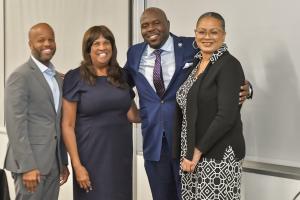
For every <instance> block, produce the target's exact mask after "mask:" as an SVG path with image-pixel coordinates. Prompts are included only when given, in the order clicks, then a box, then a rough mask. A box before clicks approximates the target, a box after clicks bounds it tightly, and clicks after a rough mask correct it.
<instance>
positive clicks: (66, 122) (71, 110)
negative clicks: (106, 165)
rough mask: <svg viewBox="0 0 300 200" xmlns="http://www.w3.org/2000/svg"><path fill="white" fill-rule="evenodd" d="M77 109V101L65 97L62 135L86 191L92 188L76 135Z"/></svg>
mask: <svg viewBox="0 0 300 200" xmlns="http://www.w3.org/2000/svg"><path fill="white" fill-rule="evenodd" d="M76 110H77V102H70V101H68V100H66V99H63V116H62V135H63V139H64V143H65V146H66V148H67V151H68V152H69V155H70V158H71V163H72V166H73V168H74V171H75V175H76V180H77V183H78V184H79V186H80V188H82V189H84V190H85V191H86V192H89V190H92V185H91V181H90V178H89V173H88V171H87V170H86V168H85V167H84V166H83V165H82V164H81V162H80V158H79V154H78V149H77V143H76V137H75V120H76Z"/></svg>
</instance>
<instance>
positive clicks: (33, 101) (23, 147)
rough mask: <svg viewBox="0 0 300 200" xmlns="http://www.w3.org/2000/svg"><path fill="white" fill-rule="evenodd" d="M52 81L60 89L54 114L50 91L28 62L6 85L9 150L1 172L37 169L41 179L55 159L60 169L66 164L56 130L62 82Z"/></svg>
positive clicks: (38, 71)
mask: <svg viewBox="0 0 300 200" xmlns="http://www.w3.org/2000/svg"><path fill="white" fill-rule="evenodd" d="M55 78H56V80H57V83H58V85H59V88H60V100H59V108H58V112H57V113H56V111H55V106H54V99H53V96H52V91H51V89H50V87H49V85H48V83H47V81H46V79H45V78H44V76H43V73H42V72H41V71H40V69H39V68H38V66H37V65H36V64H35V63H34V61H33V60H32V59H31V58H30V59H29V60H28V62H26V63H25V64H23V65H21V66H20V67H19V68H17V69H16V70H15V71H14V72H13V73H12V74H11V75H10V76H9V78H8V80H7V82H6V87H5V97H4V104H5V121H6V130H7V135H8V138H9V146H8V150H7V154H6V158H5V168H6V169H8V170H9V171H12V172H14V173H24V172H26V171H29V170H31V169H38V170H40V172H41V174H42V175H44V174H47V173H49V171H50V169H51V167H52V166H53V163H54V162H55V161H56V159H57V161H58V163H59V167H60V169H62V165H63V164H67V153H66V151H65V149H64V146H63V144H62V142H61V128H60V121H61V105H62V100H61V99H62V91H61V88H62V79H61V78H60V77H59V75H58V74H57V73H56V75H55Z"/></svg>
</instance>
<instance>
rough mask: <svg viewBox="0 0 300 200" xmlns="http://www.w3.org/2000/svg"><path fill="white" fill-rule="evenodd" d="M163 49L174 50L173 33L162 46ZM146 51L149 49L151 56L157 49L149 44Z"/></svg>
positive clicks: (148, 53) (148, 52)
mask: <svg viewBox="0 0 300 200" xmlns="http://www.w3.org/2000/svg"><path fill="white" fill-rule="evenodd" d="M160 49H161V50H163V51H166V52H172V51H173V49H174V43H173V37H172V36H171V35H169V37H168V39H167V41H166V42H165V43H164V45H163V46H162V47H161V48H160ZM146 51H147V55H148V56H150V55H152V54H153V52H154V51H155V49H153V48H152V47H150V46H149V44H148V45H147V47H146Z"/></svg>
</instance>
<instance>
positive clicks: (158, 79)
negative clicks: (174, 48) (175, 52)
mask: <svg viewBox="0 0 300 200" xmlns="http://www.w3.org/2000/svg"><path fill="white" fill-rule="evenodd" d="M161 52H162V50H161V49H156V50H155V51H154V52H153V53H154V55H155V57H156V58H155V64H154V69H153V83H154V87H155V89H156V93H157V95H158V96H159V97H162V96H163V94H164V92H165V85H164V80H163V76H162V69H161V57H160V54H161Z"/></svg>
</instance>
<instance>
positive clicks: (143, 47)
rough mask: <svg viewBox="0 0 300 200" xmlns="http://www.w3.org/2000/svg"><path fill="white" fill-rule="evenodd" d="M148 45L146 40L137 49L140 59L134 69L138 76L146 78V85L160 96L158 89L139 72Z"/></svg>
mask: <svg viewBox="0 0 300 200" xmlns="http://www.w3.org/2000/svg"><path fill="white" fill-rule="evenodd" d="M146 47H147V44H146V43H145V42H144V43H143V44H142V45H141V46H140V48H139V49H137V58H138V61H137V62H136V64H135V66H134V70H135V72H136V73H137V74H138V76H141V78H142V79H144V82H145V85H146V86H147V87H148V88H149V89H150V90H151V91H152V92H153V93H154V95H156V96H157V97H158V95H157V94H156V90H155V89H154V88H153V87H152V86H151V85H150V83H149V81H148V80H147V79H146V77H145V76H144V75H143V74H142V73H141V72H139V67H140V63H141V60H142V56H143V53H144V51H145V49H146Z"/></svg>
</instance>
